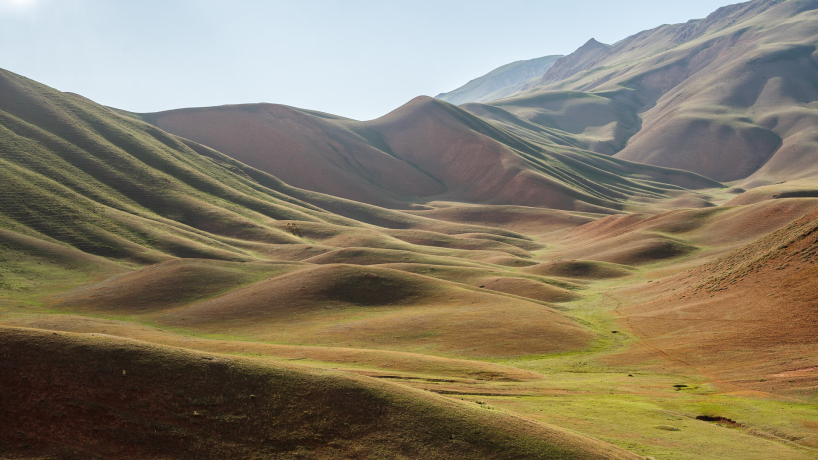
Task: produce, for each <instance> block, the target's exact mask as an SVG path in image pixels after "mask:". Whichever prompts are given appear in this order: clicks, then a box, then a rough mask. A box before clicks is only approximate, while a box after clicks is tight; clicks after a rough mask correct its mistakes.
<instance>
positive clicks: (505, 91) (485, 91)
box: [435, 55, 563, 105]
mask: <svg viewBox="0 0 818 460" xmlns="http://www.w3.org/2000/svg"><path fill="white" fill-rule="evenodd" d="M562 57H563V56H560V55H555V56H543V57H541V58H536V59H529V60H526V61H516V62H512V63H511V64H506V65H503V66H500V67H498V68H496V69H494V70H492V71H491V72H489V73H487V74H486V75H483V76H482V77H479V78H475V79H474V80H472V81H470V82H468V83H466V84H465V85H463V86H461V87H460V88H457V89H455V90H452V91H449V92H448V93H440V94H438V95H437V96H435V98H436V99H440V100H441V101H446V102H448V103H450V104H454V105H460V104H463V103H466V102H485V101H492V100H495V99H502V98H503V97H506V96H509V95H511V94H514V93H516V92H519V91H520V90H521V89H522V88H523V87H524V86H525V85H527V84H529V83H532V84H533V83H536V82H538V81H539V80H540V78H542V75H543V74H544V73H545V72H546V71H547V70H548V69H550V68H551V66H553V65H554V63H555V62H557V61H558V60H559V59H560V58H562Z"/></svg>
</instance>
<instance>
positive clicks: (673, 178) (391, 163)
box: [139, 97, 718, 212]
mask: <svg viewBox="0 0 818 460" xmlns="http://www.w3.org/2000/svg"><path fill="white" fill-rule="evenodd" d="M139 117H140V118H142V119H144V120H146V121H149V122H151V123H154V124H155V125H156V126H158V127H160V128H162V129H164V130H167V131H168V132H171V133H174V134H177V135H179V136H181V137H184V138H187V139H191V140H193V141H196V142H198V143H201V144H204V145H208V146H210V147H212V148H214V149H216V150H219V151H221V152H223V153H225V154H228V155H230V156H232V157H233V158H235V159H237V160H239V161H242V162H245V163H247V164H249V165H251V166H253V167H256V168H259V169H261V170H264V171H266V172H269V173H270V174H273V175H275V176H277V177H280V178H281V179H282V180H284V181H286V182H288V183H290V184H293V185H295V186H298V187H302V188H305V189H310V190H316V191H319V192H322V193H328V194H332V195H336V196H340V197H344V198H349V199H352V200H356V201H362V202H366V203H372V204H377V205H380V206H386V207H393V208H408V207H411V206H412V205H413V204H422V203H428V202H431V201H459V202H470V203H486V204H509V205H525V206H537V207H548V208H556V209H566V210H585V211H591V210H595V211H600V212H607V211H606V210H610V209H618V208H620V207H621V206H622V202H623V201H624V200H626V199H627V198H628V197H629V196H632V195H634V194H647V195H653V196H661V195H663V194H664V193H667V192H668V191H669V190H676V189H678V188H679V187H692V188H701V187H715V186H718V184H717V183H715V182H713V181H710V180H707V179H705V178H703V177H701V176H698V175H696V174H692V173H688V172H684V171H679V170H668V169H664V168H656V167H645V166H643V165H637V164H634V163H630V162H626V161H610V160H601V159H600V158H597V156H595V155H594V154H592V153H589V152H585V151H580V150H577V149H570V151H568V152H563V151H560V150H559V149H557V148H551V147H553V145H554V144H553V143H551V144H544V143H540V142H532V140H531V139H526V138H524V137H520V136H518V135H516V134H514V133H513V132H511V131H509V130H506V129H504V128H501V127H498V126H496V125H494V124H492V123H490V122H487V121H486V120H483V119H482V118H480V117H478V116H475V115H473V114H471V113H469V112H467V111H465V110H462V109H459V108H457V107H455V106H452V105H450V104H448V103H445V102H442V101H439V100H435V99H432V98H429V97H418V98H415V99H413V100H412V101H410V102H408V103H407V104H405V105H404V106H402V107H400V108H398V109H396V110H394V111H393V112H391V113H389V114H387V115H385V116H383V117H381V118H378V119H376V120H372V121H367V122H357V121H353V120H347V119H342V118H339V117H334V116H330V115H325V114H318V113H315V112H309V111H305V110H300V109H294V108H290V107H284V106H277V105H271V104H256V105H244V106H222V107H212V108H200V109H180V110H174V111H169V112H161V113H155V114H143V115H139Z"/></svg>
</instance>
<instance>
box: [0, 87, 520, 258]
mask: <svg viewBox="0 0 818 460" xmlns="http://www.w3.org/2000/svg"><path fill="white" fill-rule="evenodd" d="M0 90H2V98H0V162H2V165H3V167H2V168H0V178H1V179H2V180H0V203H2V206H0V226H2V227H3V228H6V229H8V230H10V231H13V232H16V233H19V234H22V235H28V236H31V237H35V238H41V239H45V240H48V241H52V242H61V243H64V244H68V245H70V246H73V247H75V248H77V249H79V250H82V251H84V252H86V253H90V254H95V255H100V256H105V257H110V258H114V259H120V260H123V261H130V262H136V263H140V264H142V263H155V262H160V261H164V260H168V259H169V258H171V257H195V258H205V259H225V260H253V259H257V258H267V256H265V254H271V255H272V254H276V253H281V252H282V251H283V248H282V246H281V245H292V246H293V247H294V248H295V247H297V246H298V245H303V246H301V248H302V249H305V248H306V247H307V246H309V244H305V243H309V242H307V241H305V240H304V239H303V234H302V235H301V236H297V235H296V232H294V231H293V230H292V229H291V228H290V227H288V226H287V225H285V222H283V221H287V222H295V221H298V222H301V223H302V226H303V225H305V223H310V222H311V223H315V224H321V225H324V228H326V229H333V230H331V232H332V233H333V234H340V233H343V230H341V229H350V230H351V229H352V228H358V229H365V228H371V225H370V224H374V225H378V226H382V227H387V228H395V229H410V228H415V229H421V230H426V231H434V232H443V233H470V232H473V233H485V232H487V233H497V234H505V235H507V236H514V235H512V234H511V233H509V232H504V231H501V230H498V229H493V230H492V229H486V228H485V227H482V226H468V225H458V224H448V223H445V222H440V221H436V220H432V219H426V218H423V217H415V216H411V215H406V214H402V213H397V212H394V211H389V210H386V209H383V208H378V207H375V206H371V205H366V204H361V203H357V202H354V201H349V200H344V199H339V198H335V197H332V196H328V195H322V194H319V193H315V192H309V191H305V190H301V189H297V188H294V187H291V186H289V185H287V184H285V183H283V182H281V181H280V180H278V179H277V178H275V177H273V176H271V175H269V174H267V173H264V172H262V171H259V170H256V169H253V168H251V167H249V166H246V165H244V164H242V163H239V162H237V161H235V160H233V159H231V158H229V157H226V156H224V155H222V154H220V153H219V152H217V151H214V150H212V149H209V148H207V147H204V146H201V145H198V144H195V143H192V142H190V141H182V140H180V139H178V138H176V137H174V136H173V135H170V134H167V133H166V132H164V131H161V130H159V129H157V128H155V127H154V126H152V125H149V124H146V123H144V122H140V121H137V120H134V119H132V118H130V117H124V116H120V115H118V114H116V113H115V112H113V111H111V110H109V109H107V108H104V107H102V106H99V105H97V104H94V103H93V102H90V101H88V100H87V99H84V98H81V97H78V96H75V95H69V94H65V93H61V92H59V91H56V90H53V89H51V88H48V87H46V86H44V85H41V84H38V83H36V82H33V81H31V80H28V79H26V78H24V77H21V76H18V75H15V74H12V73H10V72H5V71H2V72H0ZM310 203H313V204H310ZM343 216H347V217H343ZM370 233H371V234H372V235H374V236H373V237H371V238H369V240H370V241H371V240H372V239H373V238H375V239H387V240H390V241H394V242H395V243H396V244H399V243H400V240H398V239H395V238H391V237H388V236H385V235H382V234H379V233H377V232H375V233H372V231H370ZM310 236H313V235H310ZM517 236H519V235H517ZM315 237H316V238H319V239H320V237H318V236H317V235H315ZM373 244H374V243H373ZM475 244H476V243H475ZM486 244H488V245H489V246H491V245H494V246H498V244H497V243H494V242H486ZM347 245H350V244H349V243H347ZM357 245H367V244H366V243H359V244H357ZM406 247H412V246H411V245H409V244H405V245H404V247H403V249H405V248H406ZM472 247H475V248H477V246H475V245H473V246H472ZM312 255H316V254H315V253H312V254H311V255H310V254H309V253H308V254H306V255H305V256H304V258H306V257H310V256H312ZM282 257H283V256H282ZM284 258H292V257H291V256H287V257H284Z"/></svg>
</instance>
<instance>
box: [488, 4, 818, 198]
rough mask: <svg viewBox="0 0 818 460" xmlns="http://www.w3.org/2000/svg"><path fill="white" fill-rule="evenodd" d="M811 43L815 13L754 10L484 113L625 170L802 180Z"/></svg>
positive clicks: (653, 39) (592, 63)
mask: <svg viewBox="0 0 818 460" xmlns="http://www.w3.org/2000/svg"><path fill="white" fill-rule="evenodd" d="M816 41H818V2H815V1H814V0H786V1H777V0H776V1H772V0H755V1H751V2H747V3H741V4H737V5H731V6H727V7H724V8H720V9H719V10H718V11H716V12H714V13H713V14H711V15H710V16H708V17H707V18H706V19H703V20H694V21H690V22H688V23H685V24H676V25H664V26H660V27H657V28H656V29H652V30H648V31H644V32H641V33H639V34H636V35H634V36H632V37H629V38H627V39H625V40H623V41H621V42H619V43H617V44H616V45H613V46H611V47H610V48H608V49H607V50H605V51H604V52H602V53H601V54H600V55H599V56H597V57H595V59H593V60H588V61H586V62H585V64H584V65H583V66H580V67H577V68H576V69H574V70H575V71H576V72H574V73H572V72H567V73H563V74H560V75H559V77H560V78H561V79H553V78H552V79H549V80H548V81H543V82H541V86H539V87H536V88H533V89H530V90H528V91H527V92H523V93H520V94H517V95H515V96H514V97H513V99H511V100H508V101H498V102H492V103H491V104H492V105H497V106H498V107H500V108H503V109H504V110H506V111H508V112H510V113H512V114H514V115H516V116H518V117H520V118H522V119H524V120H526V121H529V122H532V123H535V124H536V125H541V126H543V127H545V128H559V129H561V130H563V131H566V132H568V133H569V134H573V135H575V136H576V135H579V136H580V138H581V140H584V141H585V143H586V145H587V146H588V148H591V149H594V150H596V151H599V152H603V153H616V156H617V157H618V158H622V159H628V160H634V161H639V162H645V163H649V164H654V165H661V166H667V167H672V168H679V169H684V170H689V171H694V172H697V173H699V174H702V175H705V176H707V177H711V178H713V179H716V180H720V181H734V180H739V179H746V180H744V181H743V183H744V184H747V185H749V186H758V185H764V184H769V183H776V182H780V181H783V180H793V179H799V178H803V177H809V176H813V175H815V174H816V173H818V169H817V168H818V157H816V152H818V131H817V130H816V128H815V127H816V126H818V123H816V116H817V115H816V112H815V107H814V106H815V103H816V102H815V101H818V75H816V71H815V68H816V62H818V58H817V57H816V54H815V53H816V45H815V44H816ZM578 52H579V50H578ZM568 58H570V56H568V57H566V58H565V59H568ZM556 68H557V66H555V67H554V68H552V69H551V71H549V74H552V76H553V72H554V69H556ZM547 76H548V74H546V77H547ZM567 91H573V93H569V92H567ZM553 99H561V100H564V102H561V105H559V106H557V105H555V103H554V102H548V103H545V104H544V103H541V102H538V101H543V100H548V101H550V100H553ZM592 101H598V102H595V104H592ZM583 107H585V109H583V110H580V108H583ZM572 108H576V110H572ZM640 122H641V123H640Z"/></svg>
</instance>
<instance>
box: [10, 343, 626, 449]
mask: <svg viewBox="0 0 818 460" xmlns="http://www.w3.org/2000/svg"><path fill="white" fill-rule="evenodd" d="M0 350H2V353H0V356H2V357H0V368H2V370H3V375H4V378H3V379H2V380H0V388H2V391H0V398H2V407H0V413H2V416H3V420H4V421H5V423H7V424H10V425H13V426H14V427H15V429H14V430H0V440H1V441H2V444H3V449H4V454H5V455H12V456H15V457H17V456H23V457H35V456H36V457H39V456H55V457H59V458H111V457H116V458H125V459H128V458H145V457H161V458H192V457H195V458H225V457H229V458H259V457H270V456H274V457H276V458H305V457H306V458H319V459H340V458H351V457H354V458H395V459H399V458H443V459H445V458H452V459H454V458H481V459H482V458H503V459H511V458H520V459H522V458H542V459H602V458H621V459H626V458H627V459H630V458H638V457H636V456H634V455H632V454H629V453H628V452H625V451H623V450H620V449H618V448H615V447H613V446H611V445H608V444H605V443H602V442H599V441H596V440H592V439H589V438H585V437H582V436H578V435H574V434H569V433H567V432H564V431H560V430H557V429H554V428H551V427H548V426H546V425H543V424H537V423H534V422H529V421H526V420H524V419H521V418H516V417H513V416H509V415H500V414H489V413H487V412H488V411H484V410H480V409H472V408H468V407H466V406H465V405H461V404H456V403H453V402H450V401H447V400H445V399H443V398H441V397H437V396H432V395H430V394H428V393H423V392H419V391H415V390H408V389H404V388H401V387H398V386H393V385H388V384H383V383H380V382H377V381H375V380H373V379H367V378H361V377H354V376H350V375H342V374H338V373H329V372H317V371H311V370H308V369H303V368H296V367H283V366H269V365H261V364H258V363H256V362H252V361H248V360H238V359H230V358H226V357H224V356H218V355H205V354H201V353H193V352H189V351H182V350H181V349H174V348H168V347H160V346H152V345H147V344H145V343H143V342H136V341H126V340H121V339H113V338H109V337H104V336H92V337H89V336H80V335H75V334H65V333H63V334H57V333H51V332H45V331H37V330H31V329H13V328H3V330H2V331H0ZM90 408H92V409H93V410H88V409H90ZM66 419H70V420H71V423H70V424H66V423H65V420H66Z"/></svg>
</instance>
